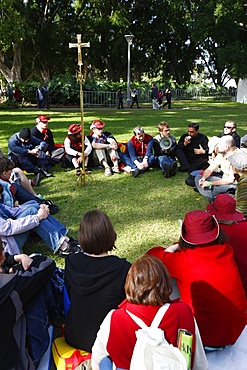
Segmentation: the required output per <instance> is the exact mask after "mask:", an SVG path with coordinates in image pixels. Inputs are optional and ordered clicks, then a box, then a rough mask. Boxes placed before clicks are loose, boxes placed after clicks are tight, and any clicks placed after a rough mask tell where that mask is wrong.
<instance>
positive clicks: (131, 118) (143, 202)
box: [0, 101, 247, 369]
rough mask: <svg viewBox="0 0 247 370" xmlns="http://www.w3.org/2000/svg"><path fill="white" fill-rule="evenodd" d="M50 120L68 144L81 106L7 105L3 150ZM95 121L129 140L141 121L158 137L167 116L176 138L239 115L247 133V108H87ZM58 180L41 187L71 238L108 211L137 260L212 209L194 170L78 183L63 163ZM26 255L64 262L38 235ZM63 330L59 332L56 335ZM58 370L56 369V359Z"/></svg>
mask: <svg viewBox="0 0 247 370" xmlns="http://www.w3.org/2000/svg"><path fill="white" fill-rule="evenodd" d="M42 113H43V114H48V115H49V116H50V117H51V121H50V124H49V127H50V128H51V130H52V131H53V134H54V137H55V141H56V142H57V143H62V142H63V140H64V138H65V136H66V134H67V129H68V126H69V125H70V124H71V123H80V121H81V116H80V111H79V110H78V109H77V110H76V109H74V110H55V109H54V110H52V109H51V110H50V111H49V112H47V111H45V112H39V111H37V110H35V109H33V110H29V109H23V110H11V111H1V110H0V125H1V131H0V143H1V144H0V148H1V149H2V150H3V151H4V153H7V142H8V138H9V137H10V136H11V135H12V134H13V133H15V132H17V131H19V130H20V128H22V127H30V128H32V127H33V125H34V120H35V118H36V117H37V115H38V114H42ZM94 119H101V120H103V121H104V122H105V123H106V130H108V131H111V132H112V133H113V134H114V136H115V137H116V139H117V140H118V141H127V140H128V139H129V138H130V137H131V136H132V132H133V128H134V127H135V126H136V125H138V124H141V125H142V126H143V127H144V129H145V131H146V132H147V133H149V134H151V135H155V134H156V133H157V124H158V123H159V122H160V121H162V120H165V121H167V122H169V124H170V126H171V133H172V134H173V135H174V136H176V138H177V139H179V137H180V136H181V135H182V134H183V133H185V132H186V131H187V126H188V124H189V123H190V122H192V121H195V122H198V123H199V124H200V131H201V132H202V133H204V134H206V135H207V136H208V137H211V136H214V135H217V134H219V133H220V132H221V131H222V129H223V125H224V123H225V122H226V121H227V120H228V119H232V120H235V121H236V123H237V125H238V129H237V132H238V133H239V135H240V136H243V135H244V134H246V131H247V130H246V122H247V106H245V105H242V104H237V103H232V102H225V103H222V102H213V103H209V102H195V101H183V102H174V103H173V109H172V110H169V111H168V110H162V111H153V110H151V109H150V106H148V108H147V107H146V108H145V109H139V110H137V109H133V110H128V109H124V110H123V111H118V110H115V109H86V110H85V112H84V125H85V133H86V134H89V126H90V124H91V122H92V120H94ZM52 172H53V174H54V177H52V178H49V179H44V180H42V182H41V185H40V187H38V188H36V189H35V190H36V191H37V192H38V193H41V194H42V195H44V196H45V197H46V198H49V199H51V200H53V201H54V202H55V203H57V204H58V205H59V207H60V213H58V214H57V215H56V217H57V218H58V219H59V220H60V221H61V222H62V223H63V224H65V225H66V226H67V228H68V229H69V235H70V236H73V237H75V238H77V235H78V228H79V223H80V220H81V218H82V216H83V214H84V213H85V212H87V211H88V210H90V209H95V208H98V209H101V210H103V211H105V212H106V213H107V214H108V215H109V217H110V218H111V220H112V222H113V225H114V227H115V230H116V232H117V235H118V238H117V242H116V246H117V249H116V251H114V253H115V254H116V255H118V256H120V257H125V258H127V260H129V261H131V262H133V261H134V260H135V259H136V258H138V257H139V256H140V255H142V254H143V253H145V252H146V251H147V250H148V249H149V248H151V247H153V246H156V245H164V246H169V245H170V244H171V243H174V242H175V241H177V240H178V238H179V235H180V228H179V224H178V219H183V218H184V215H185V213H186V212H188V211H191V210H193V209H205V206H206V204H207V202H206V200H205V199H204V198H203V197H201V196H200V195H199V194H198V193H195V192H194V191H193V189H192V188H190V187H188V186H186V185H185V183H184V180H185V178H186V177H187V174H184V173H178V174H177V175H176V176H175V177H172V178H168V179H165V178H164V177H163V175H162V172H161V171H160V170H158V169H151V170H150V171H148V172H147V173H145V174H144V175H140V176H139V177H138V178H135V179H134V178H132V177H131V176H129V175H127V174H121V175H114V176H111V177H109V178H106V177H105V176H104V173H103V171H102V170H95V171H93V172H92V176H91V177H90V176H86V186H85V187H84V186H81V185H80V184H78V183H77V181H76V178H75V175H74V171H73V170H72V171H71V170H70V171H67V170H64V169H62V168H61V166H60V165H58V166H57V167H56V168H54V169H52ZM24 252H26V253H31V252H40V253H43V254H45V255H48V256H49V257H51V258H54V259H55V261H56V263H57V265H58V266H59V267H64V260H63V259H61V258H59V257H56V256H54V254H52V252H51V251H50V250H49V249H48V248H47V247H46V246H45V245H44V243H43V242H42V241H40V240H39V239H38V238H35V239H34V241H33V243H31V244H29V245H27V246H26V247H25V248H24ZM57 335H59V333H58V334H57ZM52 369H55V366H54V364H53V365H52Z"/></svg>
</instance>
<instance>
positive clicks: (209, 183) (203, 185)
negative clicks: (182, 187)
mask: <svg viewBox="0 0 247 370" xmlns="http://www.w3.org/2000/svg"><path fill="white" fill-rule="evenodd" d="M199 185H200V186H201V187H202V188H203V189H204V188H209V187H210V186H212V182H211V181H207V180H205V181H203V182H202V184H200V183H199Z"/></svg>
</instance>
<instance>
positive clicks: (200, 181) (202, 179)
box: [199, 177, 206, 187]
mask: <svg viewBox="0 0 247 370" xmlns="http://www.w3.org/2000/svg"><path fill="white" fill-rule="evenodd" d="M205 181H206V180H205V179H204V178H203V177H202V178H201V179H200V180H199V185H200V186H201V187H203V184H204V182H205Z"/></svg>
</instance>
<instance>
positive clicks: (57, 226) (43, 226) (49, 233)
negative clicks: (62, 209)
mask: <svg viewBox="0 0 247 370" xmlns="http://www.w3.org/2000/svg"><path fill="white" fill-rule="evenodd" d="M25 205H30V206H29V207H28V208H27V209H25V210H23V211H22V212H20V213H19V214H18V216H17V218H21V217H25V216H28V215H36V214H37V213H38V210H39V208H40V207H39V204H37V203H36V202H35V201H33V200H31V201H29V202H26V203H25ZM30 232H35V233H36V234H38V235H39V236H40V237H41V239H42V240H44V242H45V243H46V244H47V246H48V247H49V248H51V249H52V250H53V251H54V253H55V252H57V251H58V249H59V247H60V245H61V244H62V242H63V239H64V237H65V235H66V234H67V232H68V229H67V228H66V227H65V226H64V225H63V224H61V222H59V221H58V220H56V219H55V218H54V217H52V216H48V217H47V218H46V219H45V220H42V221H40V223H39V226H36V227H35V228H34V229H32V230H29V231H26V232H24V233H21V234H17V235H15V236H14V238H15V240H16V242H17V244H18V246H19V248H20V250H21V248H22V247H23V245H24V244H25V241H26V240H27V238H28V236H29V234H30Z"/></svg>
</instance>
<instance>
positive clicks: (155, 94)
mask: <svg viewBox="0 0 247 370" xmlns="http://www.w3.org/2000/svg"><path fill="white" fill-rule="evenodd" d="M158 98H159V90H158V87H157V86H156V84H155V83H153V84H152V92H151V99H152V104H153V109H160V105H159V101H158Z"/></svg>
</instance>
